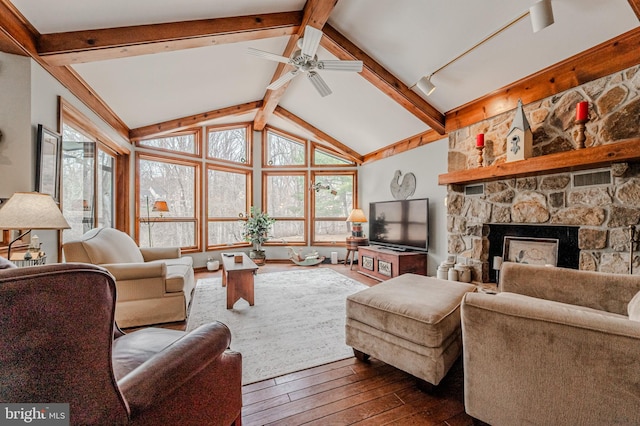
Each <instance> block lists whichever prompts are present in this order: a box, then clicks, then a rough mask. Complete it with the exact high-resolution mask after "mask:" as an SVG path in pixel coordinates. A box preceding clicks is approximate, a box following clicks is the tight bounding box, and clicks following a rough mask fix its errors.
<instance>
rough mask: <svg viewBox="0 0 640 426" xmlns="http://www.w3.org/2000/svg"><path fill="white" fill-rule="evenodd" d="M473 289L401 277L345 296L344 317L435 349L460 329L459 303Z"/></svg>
mask: <svg viewBox="0 0 640 426" xmlns="http://www.w3.org/2000/svg"><path fill="white" fill-rule="evenodd" d="M475 289H476V287H475V286H474V285H471V284H464V283H460V282H454V281H445V280H439V279H436V278H432V277H425V276H423V275H416V274H404V275H400V276H398V277H396V278H392V279H390V280H388V281H385V282H383V283H380V284H377V285H375V286H373V287H370V288H368V289H365V290H362V291H360V292H358V293H355V294H352V295H350V296H349V297H347V317H348V318H351V319H354V320H357V321H360V322H362V323H364V324H367V325H368V326H370V327H373V328H376V329H378V330H384V331H385V332H387V333H390V334H393V335H395V336H398V337H401V338H403V339H407V340H409V341H411V342H413V343H416V344H418V345H425V346H428V347H432V348H435V347H439V346H441V345H442V344H443V342H444V341H445V340H446V339H447V338H448V337H449V336H450V335H451V334H452V333H454V332H455V331H456V330H457V329H459V328H460V301H461V300H462V297H463V296H464V294H465V293H467V292H470V291H475Z"/></svg>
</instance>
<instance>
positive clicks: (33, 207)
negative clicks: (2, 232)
mask: <svg viewBox="0 0 640 426" xmlns="http://www.w3.org/2000/svg"><path fill="white" fill-rule="evenodd" d="M69 228H71V226H69V224H68V223H67V220H66V219H65V218H64V216H63V215H62V212H61V211H60V209H59V208H58V205H57V204H56V202H55V201H54V200H53V198H52V197H51V195H48V194H41V193H39V192H16V193H15V194H13V195H12V196H11V198H9V201H7V203H6V204H5V205H4V206H3V207H2V208H1V209H0V229H69Z"/></svg>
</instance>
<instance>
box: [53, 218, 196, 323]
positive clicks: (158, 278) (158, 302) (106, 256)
mask: <svg viewBox="0 0 640 426" xmlns="http://www.w3.org/2000/svg"><path fill="white" fill-rule="evenodd" d="M62 248H63V251H64V257H65V261H67V262H81V263H92V264H94V265H100V266H102V267H104V268H106V269H107V270H108V271H109V272H111V274H112V275H113V276H114V277H115V279H116V287H117V290H118V291H117V294H118V302H117V304H116V321H117V323H118V325H119V326H120V327H134V326H139V325H148V324H158V323H163V322H173V321H182V320H184V319H185V318H186V317H187V312H188V307H189V302H190V301H191V293H192V291H193V288H194V287H195V278H194V275H193V259H192V258H191V257H181V254H180V248H178V247H157V248H156V247H150V248H139V247H138V246H137V245H136V243H135V241H133V239H132V238H131V237H130V236H129V235H127V234H125V233H124V232H122V231H118V230H117V229H113V228H95V229H92V230H90V231H89V232H87V233H85V234H84V235H83V236H82V238H80V240H78V241H70V242H68V243H65V244H64V246H63V247H62Z"/></svg>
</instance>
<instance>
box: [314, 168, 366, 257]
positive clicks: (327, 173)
mask: <svg viewBox="0 0 640 426" xmlns="http://www.w3.org/2000/svg"><path fill="white" fill-rule="evenodd" d="M318 176H352V177H353V196H352V206H351V210H353V209H355V208H357V206H359V205H360V203H359V200H358V170H355V169H354V170H326V169H325V170H311V182H316V181H317V180H318ZM310 192H311V200H310V204H309V207H310V217H309V225H308V226H309V230H310V233H311V234H310V235H311V238H310V241H311V242H310V245H313V246H335V244H334V243H332V242H327V241H317V240H316V236H315V233H316V226H315V224H316V220H317V218H316V193H315V191H310ZM347 217H348V215H347V216H345V217H344V218H341V217H340V218H338V217H336V218H322V220H323V221H335V222H338V221H341V220H342V221H345V222H346V220H347ZM327 219H329V220H327ZM343 243H344V242H343Z"/></svg>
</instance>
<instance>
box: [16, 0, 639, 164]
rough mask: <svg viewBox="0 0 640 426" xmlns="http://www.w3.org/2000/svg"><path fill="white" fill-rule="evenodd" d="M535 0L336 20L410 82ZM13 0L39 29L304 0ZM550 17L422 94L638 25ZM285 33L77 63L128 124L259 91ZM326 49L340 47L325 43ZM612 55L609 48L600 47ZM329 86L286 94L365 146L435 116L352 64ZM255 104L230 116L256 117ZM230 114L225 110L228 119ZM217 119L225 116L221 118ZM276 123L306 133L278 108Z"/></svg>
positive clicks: (348, 9) (502, 76)
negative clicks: (251, 110) (389, 92)
mask: <svg viewBox="0 0 640 426" xmlns="http://www.w3.org/2000/svg"><path fill="white" fill-rule="evenodd" d="M535 1H536V0H484V1H481V2H480V1H476V0H447V1H436V0H394V1H388V0H387V1H385V0H340V1H339V2H338V3H337V6H336V7H335V9H334V10H333V12H332V13H331V15H330V17H329V21H328V22H329V24H330V25H332V26H333V27H334V28H336V29H337V30H338V31H339V32H340V33H342V34H343V35H344V36H345V37H346V38H347V39H349V40H350V41H351V42H353V43H354V44H355V45H357V46H358V47H359V48H361V49H362V50H363V51H365V52H366V53H367V54H368V55H369V56H371V57H372V58H374V59H375V60H376V61H377V62H379V63H380V64H381V65H383V66H384V67H385V68H386V69H387V70H388V71H390V72H391V73H392V74H393V75H394V76H396V77H397V78H398V79H400V80H401V81H402V82H403V83H405V84H406V85H407V86H412V85H414V84H415V83H416V82H417V81H418V80H419V79H420V77H422V76H423V75H428V74H430V73H432V72H433V71H434V70H436V69H437V68H439V67H441V66H442V65H444V64H445V63H447V62H448V61H449V60H451V59H453V58H454V57H456V56H457V55H459V54H460V53H462V52H463V51H465V50H466V49H468V48H469V47H471V46H473V45H474V44H476V43H477V42H479V41H480V40H482V39H483V38H484V37H486V36H487V35H489V34H491V33H492V32H494V31H495V30H497V29H498V28H500V27H502V26H503V25H505V24H506V23H507V22H509V21H511V20H512V19H514V18H515V17H517V16H519V15H521V14H522V13H523V12H525V11H526V10H528V8H529V7H530V6H531V5H532V4H533V3H534V2H535ZM12 3H13V4H14V5H15V6H16V7H17V8H18V9H19V10H20V12H21V13H22V14H23V15H24V16H25V17H26V19H27V20H28V21H29V22H30V23H31V24H32V25H33V26H34V27H35V28H36V29H37V30H38V31H39V32H40V33H42V34H46V33H52V32H66V31H75V30H82V29H96V28H109V27H120V26H129V25H139V24H149V23H161V22H172V21H185V20H196V19H207V18H219V17H230V16H242V15H250V14H258V13H272V12H284V11H292V10H302V9H303V8H304V5H305V1H301V0H270V1H259V2H258V1H255V0H235V1H233V2H228V1H211V0H181V1H171V0H136V1H131V0H110V1H102V2H94V1H86V0H55V1H46V2H42V1H33V0H13V1H12ZM552 4H553V11H554V16H555V24H554V25H552V26H550V27H548V28H546V29H544V30H542V31H540V32H538V33H533V32H532V30H531V25H530V20H529V18H528V17H527V18H525V19H523V20H522V21H520V22H518V23H517V24H515V25H514V26H512V27H511V28H509V29H507V30H506V31H504V32H503V33H502V34H500V35H498V36H497V37H495V38H493V39H492V40H490V41H489V42H487V43H485V44H484V45H482V46H481V47H480V48H478V49H476V50H475V51H474V52H472V53H470V54H469V55H467V56H465V57H464V58H462V59H461V60H459V61H457V62H455V63H454V64H452V65H451V66H449V67H447V68H445V69H444V70H442V71H441V72H439V73H437V74H436V75H435V76H434V77H433V80H432V81H433V82H434V83H435V84H436V86H437V90H436V91H435V92H434V93H433V94H432V95H431V96H429V97H426V96H423V98H424V99H425V100H427V101H428V102H429V103H431V104H432V105H433V106H434V107H435V108H437V109H438V110H439V111H440V112H442V113H445V112H447V111H450V110H452V109H454V108H456V107H459V106H461V105H464V104H466V103H468V102H470V101H473V100H474V99H477V98H479V97H481V96H483V95H485V94H487V93H491V92H493V91H495V90H497V89H499V88H501V87H504V86H506V85H508V84H510V83H512V82H514V81H517V80H520V79H522V78H524V77H526V76H528V75H531V74H533V73H535V72H537V71H539V70H541V69H543V68H546V67H548V66H550V65H553V64H555V63H558V62H560V61H562V60H563V59H565V58H568V57H570V56H573V55H575V54H577V53H580V52H582V51H584V50H587V49H589V48H591V47H593V46H595V45H597V44H600V43H602V42H604V41H607V40H609V39H611V38H614V37H616V36H618V35H620V34H622V33H625V32H627V31H629V30H631V29H633V28H635V27H637V26H638V23H639V22H638V18H637V17H636V15H635V13H634V12H633V10H632V9H631V7H630V6H629V3H628V1H627V0H553V2H552ZM287 41H288V38H287V37H277V38H272V39H265V40H253V41H248V42H239V43H233V44H224V45H216V46H211V47H201V48H193V49H188V50H180V51H173V52H166V53H158V54H153V55H144V56H134V57H129V58H122V59H112V60H105V61H97V62H90V63H84V64H78V65H73V68H74V69H75V70H76V71H77V73H78V74H79V75H80V76H81V77H82V78H83V79H84V80H85V81H86V82H87V83H88V84H89V85H90V86H91V87H92V88H93V89H94V90H95V91H96V93H97V94H98V95H99V96H100V97H102V99H104V100H105V101H106V103H107V104H108V105H109V106H110V107H111V108H112V110H113V111H115V113H116V114H117V115H118V116H119V117H120V118H121V119H122V120H123V121H124V122H125V123H126V125H127V126H128V127H129V128H132V129H133V128H137V127H141V126H145V125H149V124H154V123H159V122H163V121H166V120H170V119H174V118H180V117H185V116H189V115H194V114H199V113H202V112H206V111H212V110H216V109H219V108H225V107H229V106H233V105H238V104H243V103H246V102H250V101H256V100H261V99H263V98H264V96H265V87H266V86H267V85H268V84H269V82H270V81H271V78H272V77H273V74H274V72H275V69H276V65H277V64H276V63H275V62H271V61H267V60H264V59H261V58H257V57H254V56H250V55H247V54H246V50H247V47H253V48H256V49H260V50H265V51H269V52H273V53H277V54H282V52H283V51H284V49H285V46H286V44H287ZM318 56H319V57H320V59H335V58H333V56H332V55H331V54H330V53H328V52H327V51H326V50H324V49H322V48H320V49H319V52H318ZM603 60H606V58H603ZM321 74H322V77H323V78H324V79H325V81H326V82H327V83H328V85H329V86H330V87H331V89H332V90H333V94H332V95H330V96H327V97H325V98H321V97H320V96H319V95H318V94H317V93H316V92H315V90H314V88H313V87H312V86H311V84H310V83H309V82H308V81H306V79H305V78H304V77H297V78H296V79H294V80H293V82H292V83H291V84H290V85H289V87H288V89H287V91H286V93H285V94H284V96H283V97H282V99H281V102H280V106H282V107H283V108H285V109H287V110H288V111H290V112H292V113H293V114H295V115H297V116H298V117H300V118H302V119H304V120H305V121H307V122H308V123H310V124H311V125H313V126H315V127H316V128H318V129H320V130H321V131H323V132H325V133H327V134H328V135H330V136H332V137H333V138H335V139H336V140H338V141H339V142H341V143H343V144H345V145H347V146H349V147H350V148H352V149H353V150H355V151H357V152H358V153H360V154H367V153H370V152H372V151H375V150H377V149H380V148H382V147H385V146H387V145H390V144H393V143H395V142H398V141H400V140H402V139H405V138H408V137H411V136H413V135H416V134H418V133H421V132H424V131H426V130H428V129H429V127H428V126H427V125H426V124H425V123H423V122H422V121H421V120H419V119H418V118H416V117H415V116H413V115H412V114H411V113H409V112H408V111H406V110H405V109H404V108H402V107H401V106H399V105H398V104H397V103H395V102H394V101H393V100H391V98H389V97H387V96H386V95H385V94H383V93H382V92H381V91H380V90H378V89H377V88H375V87H374V86H373V85H372V84H370V83H368V82H367V81H366V80H365V79H364V78H362V77H361V76H359V75H358V74H356V73H341V72H330V71H321ZM252 119H253V115H252V114H251V115H246V114H245V115H243V116H241V117H234V118H233V119H232V120H244V121H249V120H252ZM223 120H224V122H229V121H230V119H229V118H225V119H223ZM221 121H222V120H221ZM269 124H270V125H273V126H276V127H280V128H284V130H288V131H295V133H297V134H299V135H301V136H304V137H306V136H308V135H307V134H306V132H303V131H302V130H300V129H299V128H298V127H297V126H294V125H291V124H289V123H287V122H285V121H284V120H282V119H281V118H278V117H275V116H274V117H273V118H272V119H271V120H270V121H269Z"/></svg>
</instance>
